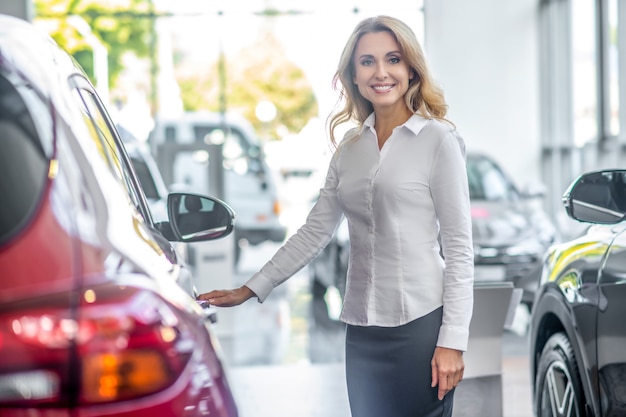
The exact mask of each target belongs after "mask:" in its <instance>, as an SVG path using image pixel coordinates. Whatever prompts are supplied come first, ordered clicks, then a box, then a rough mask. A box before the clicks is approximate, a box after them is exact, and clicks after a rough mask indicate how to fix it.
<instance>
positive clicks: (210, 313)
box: [196, 300, 217, 323]
mask: <svg viewBox="0 0 626 417" xmlns="http://www.w3.org/2000/svg"><path fill="white" fill-rule="evenodd" d="M196 302H197V303H198V305H199V306H200V307H202V313H203V314H204V318H205V319H206V320H209V321H210V322H211V323H217V311H216V310H215V308H213V307H211V304H209V302H208V301H206V300H196Z"/></svg>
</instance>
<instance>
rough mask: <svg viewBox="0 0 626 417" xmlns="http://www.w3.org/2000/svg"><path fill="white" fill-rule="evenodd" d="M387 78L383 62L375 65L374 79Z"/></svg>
mask: <svg viewBox="0 0 626 417" xmlns="http://www.w3.org/2000/svg"><path fill="white" fill-rule="evenodd" d="M385 78H387V68H386V67H385V65H383V64H379V65H377V66H376V79H378V80H384V79H385Z"/></svg>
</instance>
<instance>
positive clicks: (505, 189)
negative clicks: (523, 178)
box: [467, 156, 517, 201]
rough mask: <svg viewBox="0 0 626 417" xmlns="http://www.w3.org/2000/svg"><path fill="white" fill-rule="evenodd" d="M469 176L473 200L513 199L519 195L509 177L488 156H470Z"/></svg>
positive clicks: (468, 164) (468, 161) (468, 160)
mask: <svg viewBox="0 0 626 417" xmlns="http://www.w3.org/2000/svg"><path fill="white" fill-rule="evenodd" d="M467 178H468V182H469V192H470V199H471V200H487V201H500V200H512V199H514V198H515V196H516V195H517V194H516V191H515V188H514V187H513V185H512V184H511V182H510V181H509V179H508V178H507V177H506V176H505V175H504V173H503V172H502V171H501V170H500V168H499V167H498V166H497V165H496V164H495V163H494V162H493V161H491V160H489V159H488V158H485V157H476V156H474V157H468V158H467Z"/></svg>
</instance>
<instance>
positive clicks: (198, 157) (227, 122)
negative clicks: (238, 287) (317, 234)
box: [149, 111, 286, 265]
mask: <svg viewBox="0 0 626 417" xmlns="http://www.w3.org/2000/svg"><path fill="white" fill-rule="evenodd" d="M149 142H150V144H151V147H152V152H153V154H154V155H156V156H157V162H158V164H159V169H160V170H161V172H162V174H163V177H164V179H165V182H166V184H167V185H168V186H169V187H170V188H172V187H173V188H185V189H187V190H190V191H194V192H197V193H205V194H209V195H214V194H215V192H214V191H215V190H211V189H210V178H209V177H210V175H211V174H210V172H215V171H211V169H210V158H209V151H208V149H205V146H204V145H209V144H211V143H213V144H216V143H221V144H222V158H223V159H222V161H223V166H224V171H223V193H224V194H223V195H222V196H219V197H220V198H222V199H223V200H224V201H228V203H229V204H230V205H231V207H232V208H233V209H234V210H235V213H236V216H237V217H236V218H237V220H236V223H235V242H236V243H237V244H236V245H235V256H234V259H235V265H236V264H237V262H238V260H239V255H240V247H241V243H242V240H245V241H246V242H247V243H249V244H251V245H258V244H259V243H262V242H265V241H272V242H282V241H283V240H284V239H285V235H286V227H285V226H284V225H282V224H281V223H280V218H279V215H280V204H279V201H278V193H277V190H276V185H275V182H274V178H273V176H272V172H271V170H270V168H269V167H268V165H267V163H266V161H265V157H264V155H263V149H262V145H261V143H260V141H259V138H258V137H257V135H256V133H255V131H254V129H253V127H252V125H251V124H250V123H249V122H248V121H247V120H246V119H245V118H244V117H242V116H240V115H237V114H230V113H229V114H226V115H225V116H224V117H222V115H221V114H220V113H212V112H203V111H199V112H184V113H182V114H180V115H178V116H173V117H165V116H158V117H156V118H155V126H154V129H153V130H152V132H151V133H150V137H149ZM189 145H197V146H195V147H194V146H189ZM207 148H208V147H207ZM172 149H174V151H172ZM166 150H168V151H167V152H166ZM164 154H167V155H164Z"/></svg>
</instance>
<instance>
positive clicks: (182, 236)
mask: <svg viewBox="0 0 626 417" xmlns="http://www.w3.org/2000/svg"><path fill="white" fill-rule="evenodd" d="M0 144H1V146H2V151H1V152H0V194H1V195H2V196H3V198H2V204H0V276H1V277H2V285H1V286H0V415H2V416H6V417H11V416H27V415H29V416H30V415H58V416H61V415H80V416H85V417H86V416H94V417H95V416H100V417H102V416H133V417H138V416H155V415H158V416H176V417H178V416H181V415H185V416H198V417H199V416H205V415H209V414H210V415H212V416H213V415H214V416H220V417H236V416H237V415H238V412H237V407H236V404H235V401H234V398H233V395H232V392H231V390H230V388H229V385H228V380H227V377H226V373H225V369H224V367H223V365H222V360H221V352H220V348H219V345H218V344H217V343H216V340H215V337H214V335H213V332H212V323H211V320H210V319H212V318H214V311H212V309H211V307H210V306H206V305H200V304H199V303H198V302H197V301H196V300H195V297H194V295H195V294H194V293H193V285H192V281H191V279H192V277H191V274H190V271H189V269H188V268H187V265H186V264H185V262H184V260H183V259H182V258H181V257H180V256H179V254H178V253H177V251H176V249H175V248H174V247H173V246H172V244H171V242H172V241H181V242H194V241H205V240H209V239H218V238H221V237H224V236H226V235H228V234H229V233H231V232H232V230H233V222H234V214H233V212H232V210H231V209H230V207H228V206H227V205H226V204H225V203H222V202H221V201H219V200H216V199H213V198H210V197H206V196H199V195H191V194H182V193H178V194H176V193H172V194H170V195H169V196H168V209H167V212H168V218H167V219H166V220H164V221H161V222H156V221H154V219H153V217H152V213H151V210H150V207H149V205H148V203H147V200H146V196H145V194H144V193H143V191H142V188H141V186H140V183H139V180H138V177H137V175H136V172H135V170H134V169H133V165H132V163H131V161H130V158H129V155H128V154H127V152H126V150H125V148H124V145H123V143H122V141H121V140H120V138H119V135H118V132H117V131H116V129H115V126H114V125H113V123H112V121H111V119H110V118H109V116H108V113H107V111H106V109H105V106H104V105H103V104H102V102H101V101H100V99H99V98H98V96H97V94H96V91H95V89H94V87H93V86H92V84H91V83H90V82H89V81H88V79H87V78H86V76H85V75H84V73H83V72H82V71H81V70H80V69H79V68H78V67H76V65H75V63H74V61H73V60H72V59H71V58H70V56H69V55H67V54H66V53H65V52H63V51H62V50H61V49H60V48H59V47H58V46H57V45H56V44H55V43H54V41H53V40H52V39H51V38H50V37H49V36H47V35H45V34H43V33H41V32H40V31H38V30H37V29H36V28H35V27H34V26H33V25H32V24H31V23H28V22H26V21H24V20H21V19H17V18H13V17H9V16H3V15H0ZM189 201H195V202H198V201H199V203H200V204H199V215H197V216H194V217H197V218H196V220H195V221H192V223H191V225H190V226H189V227H188V228H187V229H183V221H184V219H185V218H188V217H189V207H190V205H189V204H188V202H189Z"/></svg>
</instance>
